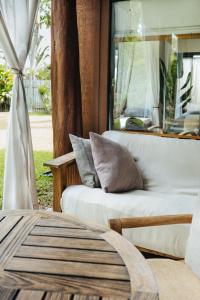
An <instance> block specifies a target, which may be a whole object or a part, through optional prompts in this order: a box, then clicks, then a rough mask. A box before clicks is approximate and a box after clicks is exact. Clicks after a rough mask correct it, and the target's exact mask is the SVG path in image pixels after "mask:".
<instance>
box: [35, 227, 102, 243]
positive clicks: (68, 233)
mask: <svg viewBox="0 0 200 300" xmlns="http://www.w3.org/2000/svg"><path fill="white" fill-rule="evenodd" d="M30 235H39V236H51V237H74V238H81V239H95V240H102V238H101V237H100V236H99V235H97V234H95V233H93V232H92V231H91V230H87V229H84V228H82V229H78V228H77V229H73V228H56V227H40V226H35V227H34V228H33V230H32V231H31V233H30Z"/></svg>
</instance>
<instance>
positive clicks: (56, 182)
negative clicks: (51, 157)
mask: <svg viewBox="0 0 200 300" xmlns="http://www.w3.org/2000/svg"><path fill="white" fill-rule="evenodd" d="M51 171H52V173H53V211H57V212H60V211H61V207H60V199H61V196H62V191H63V185H64V184H63V170H62V168H59V169H55V168H51Z"/></svg>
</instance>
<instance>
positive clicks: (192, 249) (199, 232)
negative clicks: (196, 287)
mask: <svg viewBox="0 0 200 300" xmlns="http://www.w3.org/2000/svg"><path fill="white" fill-rule="evenodd" d="M185 262H186V263H187V265H188V266H189V267H190V268H191V269H192V271H193V272H194V273H195V274H196V275H197V276H198V277H199V279H200V210H199V211H198V212H196V213H195V214H194V216H193V219H192V225H191V228H190V235H189V239H188V243H187V247H186V256H185Z"/></svg>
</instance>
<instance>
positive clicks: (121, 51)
mask: <svg viewBox="0 0 200 300" xmlns="http://www.w3.org/2000/svg"><path fill="white" fill-rule="evenodd" d="M134 50H135V43H133V42H125V43H124V42H122V43H119V44H118V58H117V84H116V90H115V92H114V93H115V100H114V118H118V117H120V115H121V114H122V113H123V110H124V108H125V106H126V103H127V96H128V90H129V85H130V80H131V73H132V69H133V61H134Z"/></svg>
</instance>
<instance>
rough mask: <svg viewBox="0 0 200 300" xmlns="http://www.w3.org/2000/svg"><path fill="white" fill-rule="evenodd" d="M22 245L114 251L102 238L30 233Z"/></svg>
mask: <svg viewBox="0 0 200 300" xmlns="http://www.w3.org/2000/svg"><path fill="white" fill-rule="evenodd" d="M23 245H29V246H39V247H54V248H72V249H88V250H97V251H98V250H99V251H111V252H116V251H115V249H114V248H113V247H111V246H110V245H109V244H108V243H107V242H105V241H102V240H86V239H73V238H62V237H59V238H58V237H45V236H34V235H32V236H31V235H30V236H28V237H27V239H26V240H25V241H24V243H23Z"/></svg>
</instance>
